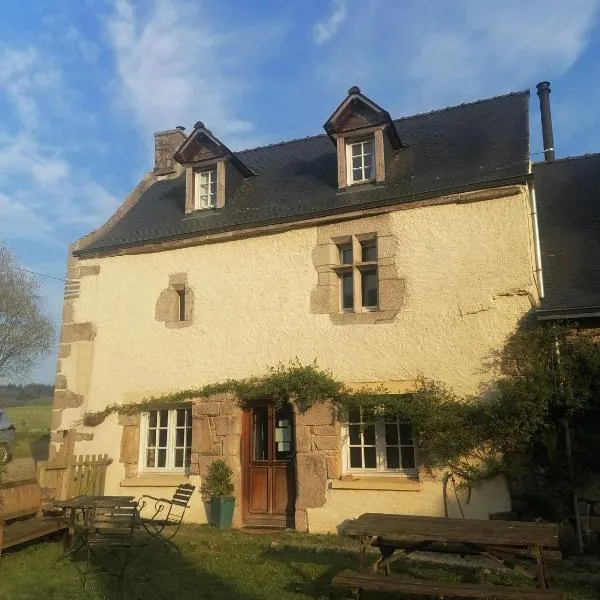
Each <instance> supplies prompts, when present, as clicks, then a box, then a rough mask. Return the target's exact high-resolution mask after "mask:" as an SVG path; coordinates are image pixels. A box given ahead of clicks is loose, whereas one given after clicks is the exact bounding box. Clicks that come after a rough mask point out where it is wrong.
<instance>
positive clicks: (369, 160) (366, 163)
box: [363, 154, 373, 167]
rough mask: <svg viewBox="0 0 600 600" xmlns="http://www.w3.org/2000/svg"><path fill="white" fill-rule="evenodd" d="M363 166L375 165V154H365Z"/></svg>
mask: <svg viewBox="0 0 600 600" xmlns="http://www.w3.org/2000/svg"><path fill="white" fill-rule="evenodd" d="M363 166H365V167H372V166H373V155H372V154H366V155H365V156H363Z"/></svg>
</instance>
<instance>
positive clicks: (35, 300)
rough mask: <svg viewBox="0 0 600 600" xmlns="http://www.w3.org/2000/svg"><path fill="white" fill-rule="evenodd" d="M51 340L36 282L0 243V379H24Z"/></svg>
mask: <svg viewBox="0 0 600 600" xmlns="http://www.w3.org/2000/svg"><path fill="white" fill-rule="evenodd" d="M53 340H54V327H53V325H52V322H51V320H50V319H49V318H48V316H47V315H46V314H45V313H44V310H43V307H42V301H41V298H40V295H39V283H38V281H37V280H36V279H35V278H34V277H32V276H31V275H30V274H29V273H26V272H24V271H23V270H21V268H20V265H19V261H18V260H17V258H16V256H15V255H14V254H13V253H12V252H11V251H10V250H9V249H8V248H7V247H6V246H5V245H2V244H0V379H6V378H12V377H15V376H16V377H21V376H23V375H24V374H25V373H27V372H28V371H29V370H30V369H31V368H32V367H33V366H34V365H35V364H36V363H37V362H38V361H39V360H40V359H41V358H42V357H43V356H45V355H46V354H47V353H48V351H49V350H50V348H51V346H52V343H53Z"/></svg>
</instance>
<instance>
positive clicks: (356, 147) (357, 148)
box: [352, 144, 362, 156]
mask: <svg viewBox="0 0 600 600" xmlns="http://www.w3.org/2000/svg"><path fill="white" fill-rule="evenodd" d="M361 154H362V144H352V156H360V155H361Z"/></svg>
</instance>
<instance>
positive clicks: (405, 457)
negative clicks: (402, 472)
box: [402, 446, 415, 469]
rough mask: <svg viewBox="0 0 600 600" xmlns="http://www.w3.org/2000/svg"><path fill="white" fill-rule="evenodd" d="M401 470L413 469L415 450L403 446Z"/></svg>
mask: <svg viewBox="0 0 600 600" xmlns="http://www.w3.org/2000/svg"><path fill="white" fill-rule="evenodd" d="M402 468H403V469H414V468H415V449H414V448H411V447H410V446H405V447H404V448H402Z"/></svg>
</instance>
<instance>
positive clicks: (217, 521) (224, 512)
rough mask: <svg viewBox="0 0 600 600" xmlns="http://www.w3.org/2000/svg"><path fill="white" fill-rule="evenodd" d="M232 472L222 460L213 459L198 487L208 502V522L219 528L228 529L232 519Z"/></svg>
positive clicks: (233, 500)
mask: <svg viewBox="0 0 600 600" xmlns="http://www.w3.org/2000/svg"><path fill="white" fill-rule="evenodd" d="M232 474H233V471H232V470H231V469H230V468H229V466H228V465H227V463H226V462H225V461H224V460H220V459H219V460H215V461H214V462H213V463H212V464H211V465H210V467H209V468H208V475H207V476H206V478H204V480H203V481H202V486H201V487H200V493H201V494H202V498H203V499H204V501H205V502H207V503H210V524H211V525H213V526H214V527H218V528H219V529H230V528H231V522H232V520H233V508H234V506H235V498H234V497H233V482H232V481H231V475H232Z"/></svg>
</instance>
